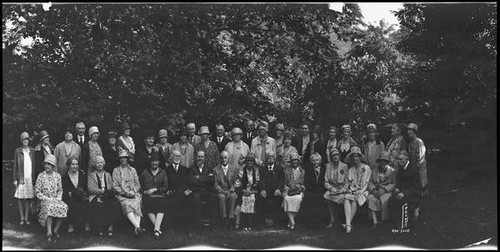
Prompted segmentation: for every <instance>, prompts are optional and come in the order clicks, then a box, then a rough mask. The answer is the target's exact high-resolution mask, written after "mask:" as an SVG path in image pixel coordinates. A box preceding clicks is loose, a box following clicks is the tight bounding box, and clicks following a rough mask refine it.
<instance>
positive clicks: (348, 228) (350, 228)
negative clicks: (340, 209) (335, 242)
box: [345, 225, 352, 234]
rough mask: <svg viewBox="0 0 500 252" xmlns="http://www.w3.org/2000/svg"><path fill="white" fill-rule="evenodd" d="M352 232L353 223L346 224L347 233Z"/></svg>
mask: <svg viewBox="0 0 500 252" xmlns="http://www.w3.org/2000/svg"><path fill="white" fill-rule="evenodd" d="M351 232H352V226H351V225H345V233H346V234H350V233H351Z"/></svg>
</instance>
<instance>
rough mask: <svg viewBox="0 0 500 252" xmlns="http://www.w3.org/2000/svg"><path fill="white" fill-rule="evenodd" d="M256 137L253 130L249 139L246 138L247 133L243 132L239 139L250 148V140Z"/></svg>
mask: <svg viewBox="0 0 500 252" xmlns="http://www.w3.org/2000/svg"><path fill="white" fill-rule="evenodd" d="M256 136H257V134H256V132H255V130H253V131H252V135H251V136H250V137H247V131H246V130H245V131H244V132H243V136H242V137H241V140H242V141H243V142H245V143H246V144H247V145H248V146H249V147H250V146H252V140H253V139H254V138H255V137H256Z"/></svg>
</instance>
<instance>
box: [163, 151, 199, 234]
mask: <svg viewBox="0 0 500 252" xmlns="http://www.w3.org/2000/svg"><path fill="white" fill-rule="evenodd" d="M180 162H181V153H180V152H179V151H177V150H174V151H172V164H170V165H169V166H167V168H166V172H167V179H168V191H167V195H168V196H169V199H168V201H169V209H168V210H169V211H168V212H169V215H170V216H171V220H172V224H173V226H174V227H175V228H177V229H178V228H183V229H185V230H186V231H187V235H188V237H189V238H191V237H192V233H191V229H192V226H193V224H194V223H193V222H194V219H193V214H192V212H193V209H194V204H193V203H194V201H193V195H192V192H193V191H192V190H191V189H190V185H189V176H190V170H189V168H187V167H185V166H182V165H180Z"/></svg>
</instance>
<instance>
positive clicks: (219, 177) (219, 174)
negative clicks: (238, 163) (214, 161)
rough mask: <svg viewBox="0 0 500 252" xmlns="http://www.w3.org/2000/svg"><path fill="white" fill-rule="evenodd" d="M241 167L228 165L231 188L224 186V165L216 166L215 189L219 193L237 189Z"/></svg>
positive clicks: (228, 178)
mask: <svg viewBox="0 0 500 252" xmlns="http://www.w3.org/2000/svg"><path fill="white" fill-rule="evenodd" d="M238 172H239V169H237V168H236V167H235V166H232V165H228V169H227V180H228V181H229V188H223V187H222V185H223V180H224V171H223V170H222V165H217V166H216V167H215V168H214V175H215V181H214V189H215V191H216V192H217V193H221V192H222V191H225V190H229V191H235V189H236V177H237V175H238Z"/></svg>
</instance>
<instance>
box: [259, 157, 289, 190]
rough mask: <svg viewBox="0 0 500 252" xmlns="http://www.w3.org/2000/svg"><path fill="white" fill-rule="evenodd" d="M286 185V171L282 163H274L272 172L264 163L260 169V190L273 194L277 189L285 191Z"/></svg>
mask: <svg viewBox="0 0 500 252" xmlns="http://www.w3.org/2000/svg"><path fill="white" fill-rule="evenodd" d="M284 186H285V172H284V171H283V167H281V165H280V164H278V163H274V167H273V170H272V172H270V171H269V169H268V166H267V165H264V166H262V167H261V169H260V185H259V187H260V190H264V191H266V192H267V193H268V194H269V193H271V194H273V193H274V191H276V189H279V190H280V191H281V192H283V190H284Z"/></svg>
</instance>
